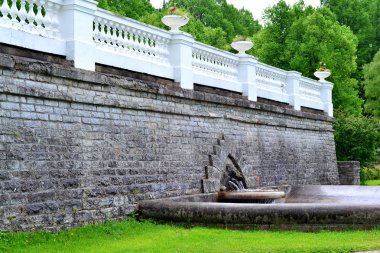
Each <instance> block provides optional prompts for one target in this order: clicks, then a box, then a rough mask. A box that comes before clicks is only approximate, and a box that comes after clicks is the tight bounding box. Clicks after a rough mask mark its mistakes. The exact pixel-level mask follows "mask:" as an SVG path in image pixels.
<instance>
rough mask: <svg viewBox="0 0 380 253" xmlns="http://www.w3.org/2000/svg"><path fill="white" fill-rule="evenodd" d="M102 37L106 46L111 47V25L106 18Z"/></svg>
mask: <svg viewBox="0 0 380 253" xmlns="http://www.w3.org/2000/svg"><path fill="white" fill-rule="evenodd" d="M104 39H105V41H104V42H105V45H106V46H107V48H111V47H112V44H111V41H112V37H111V25H110V22H109V21H108V20H104Z"/></svg>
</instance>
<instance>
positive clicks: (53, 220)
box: [0, 46, 339, 230]
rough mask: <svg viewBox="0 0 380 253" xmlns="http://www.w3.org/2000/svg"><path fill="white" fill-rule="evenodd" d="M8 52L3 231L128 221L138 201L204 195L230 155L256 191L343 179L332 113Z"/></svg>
mask: <svg viewBox="0 0 380 253" xmlns="http://www.w3.org/2000/svg"><path fill="white" fill-rule="evenodd" d="M6 51H8V52H12V54H13V55H9V54H4V52H6ZM0 52H3V53H2V54H0V206H1V208H0V230H10V229H28V228H31V227H37V228H41V227H45V228H54V229H55V228H61V227H71V226H77V225H81V224H86V223H93V222H100V221H103V220H105V219H108V218H122V217H126V216H127V215H128V214H130V213H131V212H133V211H135V210H136V205H137V202H138V201H139V200H144V199H156V198H165V197H172V196H180V195H187V194H197V193H201V192H202V183H201V182H202V179H203V180H204V182H205V180H206V179H207V178H210V175H209V173H210V171H208V175H207V177H206V174H205V167H206V166H207V168H209V167H208V166H213V165H214V166H215V165H217V166H221V167H223V166H224V165H225V161H226V159H227V160H228V159H230V160H231V157H233V159H235V160H236V162H237V164H238V166H239V168H240V169H241V171H242V172H243V174H244V177H245V178H246V184H247V187H255V186H257V182H256V181H255V180H256V179H257V177H258V176H260V177H261V184H262V185H263V186H273V185H281V184H290V185H304V184H338V183H339V178H338V170H337V167H336V156H335V144H334V138H333V129H332V120H333V119H332V118H331V117H328V116H326V115H324V114H323V113H315V112H310V111H297V110H294V109H292V108H291V107H287V106H286V105H285V106H284V105H283V104H281V103H277V104H269V103H266V102H265V101H263V102H252V101H249V100H248V99H247V98H246V97H243V96H242V95H241V94H237V93H230V92H226V91H223V90H217V89H210V88H208V89H207V90H206V91H205V89H204V88H203V87H202V86H198V85H196V86H195V88H194V90H185V89H182V88H180V87H179V85H178V84H177V83H173V81H171V80H168V79H162V78H157V77H153V76H148V75H144V74H139V73H134V72H129V71H126V70H120V69H116V68H111V67H105V66H100V65H98V66H97V72H93V71H85V70H80V69H77V68H74V67H73V66H72V65H71V64H72V63H71V62H69V61H66V60H65V59H62V58H60V57H55V56H52V55H44V54H41V53H36V52H33V51H26V52H25V51H22V50H20V49H13V50H5V47H4V46H0ZM15 55H18V56H15ZM28 57H32V58H34V59H31V58H28ZM36 59H38V60H36ZM219 94H222V95H219ZM223 135H224V136H225V144H226V145H219V146H220V148H221V150H214V149H215V147H217V148H218V143H217V140H218V139H221V137H222V136H223ZM214 151H216V152H215V153H214ZM210 154H215V155H213V156H212V164H210V157H209V156H210ZM218 155H219V156H218ZM229 155H231V156H229ZM223 159H224V160H223ZM219 160H220V161H219ZM231 161H232V160H231ZM218 164H220V165H218ZM223 169H224V167H223ZM219 180H220V178H219ZM204 185H205V184H204ZM212 190H218V187H217V186H216V188H214V189H212ZM212 190H210V191H212Z"/></svg>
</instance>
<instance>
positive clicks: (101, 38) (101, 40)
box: [99, 18, 107, 47]
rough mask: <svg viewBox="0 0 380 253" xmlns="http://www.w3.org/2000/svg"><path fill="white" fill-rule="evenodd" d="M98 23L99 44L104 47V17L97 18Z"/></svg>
mask: <svg viewBox="0 0 380 253" xmlns="http://www.w3.org/2000/svg"><path fill="white" fill-rule="evenodd" d="M99 23H100V32H99V39H100V46H102V47H105V46H106V45H107V44H106V29H107V28H106V23H105V21H104V19H101V18H100V20H99Z"/></svg>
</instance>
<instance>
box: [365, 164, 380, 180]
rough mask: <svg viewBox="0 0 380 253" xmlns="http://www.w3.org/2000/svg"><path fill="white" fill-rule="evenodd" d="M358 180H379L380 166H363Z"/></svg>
mask: <svg viewBox="0 0 380 253" xmlns="http://www.w3.org/2000/svg"><path fill="white" fill-rule="evenodd" d="M360 180H361V181H362V182H365V181H368V180H380V167H374V166H373V167H372V166H370V167H364V168H362V169H361V170H360Z"/></svg>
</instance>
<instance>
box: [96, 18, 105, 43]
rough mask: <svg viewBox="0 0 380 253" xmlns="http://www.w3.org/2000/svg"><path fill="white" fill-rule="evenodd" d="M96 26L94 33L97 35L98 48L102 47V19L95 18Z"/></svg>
mask: <svg viewBox="0 0 380 253" xmlns="http://www.w3.org/2000/svg"><path fill="white" fill-rule="evenodd" d="M96 20H97V24H98V25H97V26H96V27H95V31H96V33H97V40H98V41H96V43H98V46H104V22H103V19H102V18H99V17H97V18H96Z"/></svg>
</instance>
